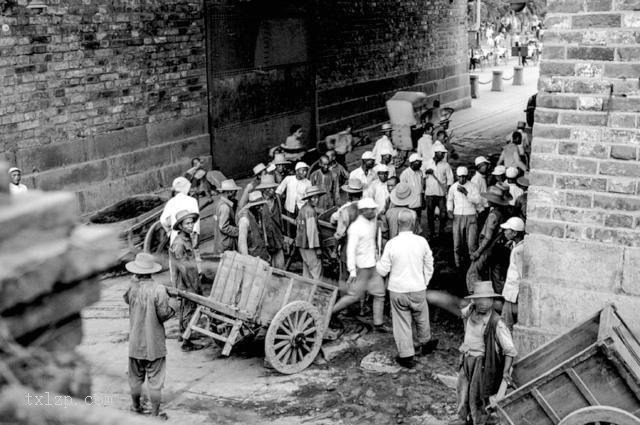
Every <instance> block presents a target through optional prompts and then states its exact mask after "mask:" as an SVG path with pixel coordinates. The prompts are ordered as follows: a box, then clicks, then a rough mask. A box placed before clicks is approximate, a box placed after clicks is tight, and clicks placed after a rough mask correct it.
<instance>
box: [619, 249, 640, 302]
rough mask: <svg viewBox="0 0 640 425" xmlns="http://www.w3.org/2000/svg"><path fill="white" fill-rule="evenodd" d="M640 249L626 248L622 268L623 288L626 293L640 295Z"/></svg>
mask: <svg viewBox="0 0 640 425" xmlns="http://www.w3.org/2000/svg"><path fill="white" fill-rule="evenodd" d="M638 276H640V249H637V248H626V249H625V250H624V261H623V269H622V290H623V291H624V293H626V294H630V295H635V296H640V280H639V279H638Z"/></svg>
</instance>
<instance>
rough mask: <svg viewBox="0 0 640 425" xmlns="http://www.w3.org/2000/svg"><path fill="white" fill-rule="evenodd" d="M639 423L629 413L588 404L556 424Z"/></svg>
mask: <svg viewBox="0 0 640 425" xmlns="http://www.w3.org/2000/svg"><path fill="white" fill-rule="evenodd" d="M592 424H598V425H604V424H610V425H640V419H638V418H637V417H635V416H633V415H632V414H631V413H629V412H627V411H625V410H622V409H618V408H617V407H611V406H590V407H584V408H582V409H578V410H576V411H575V412H573V413H571V414H569V415H567V416H566V417H565V418H564V419H563V420H562V421H560V423H559V424H558V425H592Z"/></svg>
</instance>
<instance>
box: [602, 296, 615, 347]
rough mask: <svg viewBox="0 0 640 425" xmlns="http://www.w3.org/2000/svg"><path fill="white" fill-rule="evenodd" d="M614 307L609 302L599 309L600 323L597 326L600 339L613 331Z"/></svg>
mask: <svg viewBox="0 0 640 425" xmlns="http://www.w3.org/2000/svg"><path fill="white" fill-rule="evenodd" d="M615 314H616V313H615V308H614V307H613V306H612V305H611V304H609V305H607V306H606V307H604V308H603V309H602V310H601V311H600V325H599V326H598V340H599V341H602V340H604V339H606V338H607V337H609V336H610V335H611V333H612V332H613V329H612V326H613V322H614V315H615Z"/></svg>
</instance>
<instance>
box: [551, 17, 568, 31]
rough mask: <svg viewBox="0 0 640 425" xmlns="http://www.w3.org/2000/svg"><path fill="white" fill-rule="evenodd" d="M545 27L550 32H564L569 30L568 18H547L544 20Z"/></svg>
mask: <svg viewBox="0 0 640 425" xmlns="http://www.w3.org/2000/svg"><path fill="white" fill-rule="evenodd" d="M545 25H546V27H547V28H549V29H550V30H566V29H570V28H571V17H570V16H549V17H547V19H546V20H545Z"/></svg>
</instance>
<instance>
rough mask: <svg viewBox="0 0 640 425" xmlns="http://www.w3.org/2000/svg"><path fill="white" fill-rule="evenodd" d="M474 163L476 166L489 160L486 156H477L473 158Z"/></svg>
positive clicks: (487, 162)
mask: <svg viewBox="0 0 640 425" xmlns="http://www.w3.org/2000/svg"><path fill="white" fill-rule="evenodd" d="M475 163H476V167H477V166H478V165H480V164H489V160H488V159H487V158H485V157H484V156H479V157H477V158H476V160H475Z"/></svg>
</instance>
